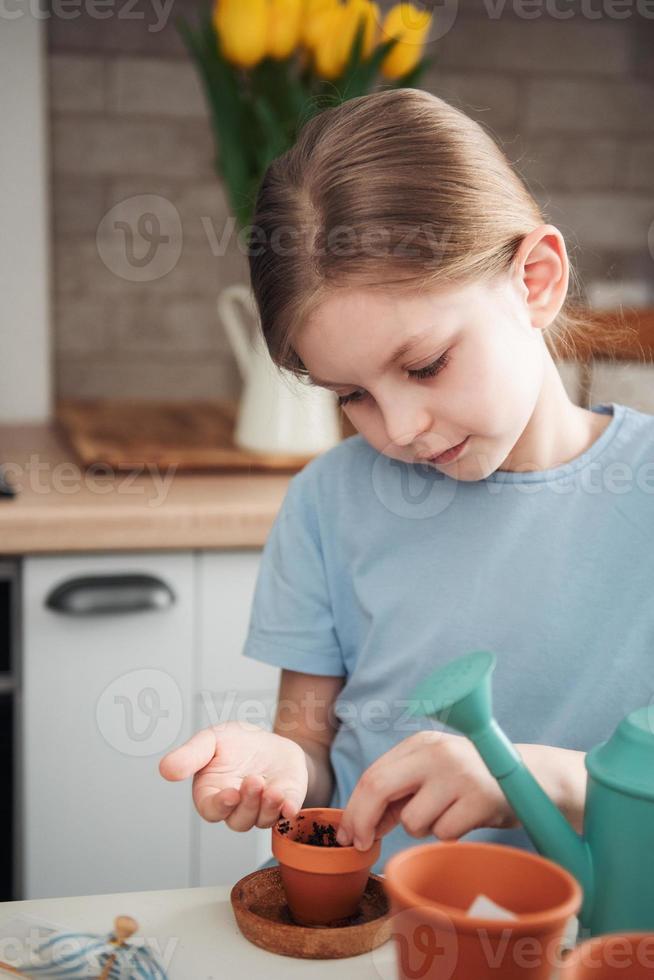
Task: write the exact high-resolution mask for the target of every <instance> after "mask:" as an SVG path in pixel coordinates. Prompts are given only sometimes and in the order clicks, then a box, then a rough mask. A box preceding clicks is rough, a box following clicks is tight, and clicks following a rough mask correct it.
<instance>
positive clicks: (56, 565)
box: [20, 552, 196, 911]
mask: <svg viewBox="0 0 654 980" xmlns="http://www.w3.org/2000/svg"><path fill="white" fill-rule="evenodd" d="M195 570H196V569H195V555H194V554H193V553H192V552H172V553H171V552H146V553H138V554H137V553H112V554H98V555H94V554H88V553H86V554H81V555H68V556H54V557H49V556H28V557H26V558H25V559H24V562H23V613H22V622H23V636H22V640H23V643H22V646H23V665H22V666H23V670H22V701H23V712H22V752H21V756H22V758H21V759H20V763H21V769H22V782H23V799H22V809H23V862H22V863H23V896H24V897H25V898H37V897H38V898H41V897H49V896H56V895H59V896H68V895H80V894H89V893H98V892H101V893H104V892H113V891H116V892H124V891H131V890H142V889H157V888H179V887H185V886H188V885H190V884H192V881H191V872H190V867H191V834H192V832H193V824H194V820H195V812H194V810H193V806H192V801H191V795H190V786H189V782H188V781H187V782H183V783H178V784H172V783H167V782H166V781H165V780H163V779H162V778H161V776H160V775H159V772H158V768H157V767H158V762H159V759H160V757H161V755H163V753H164V752H165V751H166V750H167V749H168V748H170V747H172V745H174V744H178V743H179V742H180V741H181V740H183V739H185V738H187V737H188V735H189V734H190V733H191V731H192V728H193V716H192V703H193V691H194V672H195V659H196V657H195V650H194V637H195V629H194V627H195V602H196V594H195ZM96 576H109V577H110V579H109V580H107V581H105V583H104V587H103V588H100V586H99V584H98V583H97V582H94V578H93V577H96ZM125 576H132V577H133V576H147V577H148V578H146V579H143V578H139V579H134V578H129V579H126V578H125ZM75 579H78V581H77V582H73V583H72V585H71V584H70V582H71V580H75ZM152 580H156V581H154V582H153V581H152ZM65 583H69V584H68V585H65V587H64V589H63V590H62V588H61V586H62V585H63V584H65ZM157 583H159V584H157ZM100 584H102V583H100ZM49 597H50V599H49ZM139 597H140V598H139ZM53 600H54V603H55V604H59V605H60V606H62V607H63V608H62V609H60V610H59V611H55V610H54V609H53V608H49V607H48V605H47V602H48V601H50V602H53ZM137 600H138V602H137ZM168 602H169V603H170V604H167V603H168ZM107 603H109V605H110V606H111V607H113V608H114V609H115V611H109V610H108V608H107ZM135 603H136V604H137V605H138V604H143V605H148V604H151V605H152V608H142V609H140V610H138V609H131V611H125V610H126V609H128V607H129V606H130V605H133V604H135ZM94 609H95V611H93V610H94ZM121 610H122V611H121ZM117 911H120V909H118V910H117Z"/></svg>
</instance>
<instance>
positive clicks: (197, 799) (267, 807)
mask: <svg viewBox="0 0 654 980" xmlns="http://www.w3.org/2000/svg"><path fill="white" fill-rule="evenodd" d="M159 772H160V773H161V775H162V776H163V777H164V778H165V779H169V780H174V781H177V780H180V779H187V778H188V777H189V776H193V802H194V803H195V806H196V809H197V811H198V813H199V814H200V816H202V817H204V819H205V820H209V821H211V822H216V821H219V820H224V821H225V822H226V823H227V825H228V826H229V827H231V829H232V830H237V831H244V830H249V829H250V828H251V827H254V826H257V827H270V826H272V825H273V823H274V822H275V821H276V820H277V819H278V817H279V816H280V814H281V816H283V817H286V818H289V817H293V816H295V814H296V813H297V811H298V810H299V809H300V807H301V806H302V803H303V802H304V798H305V796H306V793H307V785H308V772H307V763H306V756H305V754H304V750H303V749H302V747H301V746H300V745H298V744H297V743H296V742H293V741H292V740H291V739H289V738H285V737H284V736H282V735H276V734H274V733H273V732H268V731H265V730H264V729H262V728H259V727H257V726H256V725H251V724H249V723H247V722H236V721H232V722H226V723H225V724H222V725H212V726H211V727H209V728H204V729H202V731H200V732H197V733H196V734H195V735H193V736H192V737H191V738H190V739H189V740H188V741H187V742H185V743H184V745H181V746H179V748H177V749H174V750H173V751H172V752H169V753H168V754H167V755H165V756H164V757H163V758H162V759H161V761H160V763H159Z"/></svg>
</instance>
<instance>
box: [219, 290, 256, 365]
mask: <svg viewBox="0 0 654 980" xmlns="http://www.w3.org/2000/svg"><path fill="white" fill-rule="evenodd" d="M236 300H238V301H240V302H241V303H242V304H243V306H245V307H247V308H248V309H249V310H250V311H252V307H253V301H252V294H251V292H250V290H249V289H248V287H247V286H243V285H241V283H234V285H232V286H227V287H226V288H225V289H223V290H222V291H221V293H220V295H219V296H218V300H217V303H216V306H217V309H218V316H219V318H220V320H221V322H222V324H223V327H224V328H225V333H226V334H227V339H228V340H229V343H230V346H231V348H232V351H233V352H234V356H235V358H236V363H237V364H238V366H239V369H240V372H241V374H242V376H243V380H244V381H247V379H248V377H249V374H250V368H251V366H252V357H253V356H254V353H255V351H254V348H253V347H251V346H250V345H249V343H248V339H249V337H250V334H249V330H248V326H247V324H246V323H244V321H243V320H242V319H241V317H240V316H239V315H238V314H237V312H236V303H235V301H236Z"/></svg>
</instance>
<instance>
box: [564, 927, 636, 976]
mask: <svg viewBox="0 0 654 980" xmlns="http://www.w3.org/2000/svg"><path fill="white" fill-rule="evenodd" d="M589 977H592V978H593V980H612V978H615V977H623V978H624V980H648V978H649V980H654V933H651V932H621V933H617V932H615V933H608V934H607V935H605V936H595V938H594V939H588V940H587V941H586V942H584V943H580V944H579V946H577V948H576V949H575V950H573V951H572V953H570V955H569V956H568V958H567V959H566V961H565V965H564V967H563V970H562V971H561V980H588V978H589Z"/></svg>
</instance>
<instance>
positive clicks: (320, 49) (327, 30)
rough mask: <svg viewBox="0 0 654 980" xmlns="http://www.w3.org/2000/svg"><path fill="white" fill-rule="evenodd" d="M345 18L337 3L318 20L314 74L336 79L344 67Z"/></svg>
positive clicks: (344, 11) (343, 9) (340, 5)
mask: <svg viewBox="0 0 654 980" xmlns="http://www.w3.org/2000/svg"><path fill="white" fill-rule="evenodd" d="M346 17H347V14H346V10H345V7H344V6H343V5H342V4H341V3H338V4H336V5H335V6H334V7H333V8H332V9H331V10H327V11H325V12H324V13H323V15H322V17H321V19H320V37H319V39H318V41H317V43H316V46H315V48H314V51H313V55H314V66H315V69H316V72H317V73H318V75H321V76H322V77H323V78H328V79H331V78H338V76H339V75H340V74H341V72H342V71H343V68H344V66H345V57H344V55H343V51H344V44H343V35H344V33H345V31H344V28H345V21H346Z"/></svg>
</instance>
